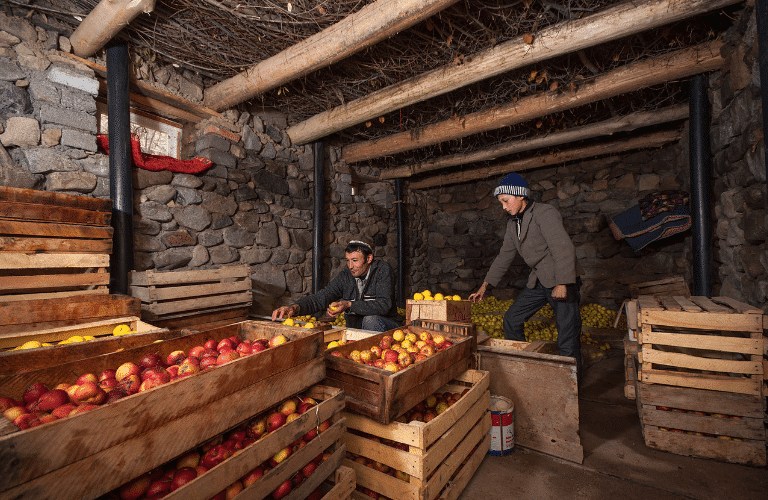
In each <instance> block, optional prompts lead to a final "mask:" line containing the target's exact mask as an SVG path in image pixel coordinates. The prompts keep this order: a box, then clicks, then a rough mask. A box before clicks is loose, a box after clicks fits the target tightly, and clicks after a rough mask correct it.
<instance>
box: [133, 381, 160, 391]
mask: <svg viewBox="0 0 768 500" xmlns="http://www.w3.org/2000/svg"><path fill="white" fill-rule="evenodd" d="M161 385H163V383H162V382H161V381H160V380H159V379H156V378H148V379H145V380H144V381H142V382H141V385H140V386H139V392H144V391H148V390H150V389H154V388H155V387H160V386H161Z"/></svg>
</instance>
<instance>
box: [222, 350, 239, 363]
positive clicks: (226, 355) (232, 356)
mask: <svg viewBox="0 0 768 500" xmlns="http://www.w3.org/2000/svg"><path fill="white" fill-rule="evenodd" d="M239 357H240V355H239V354H238V353H237V351H226V350H224V351H223V352H222V353H221V354H219V357H218V358H216V364H217V365H225V364H227V363H229V362H230V361H234V360H236V359H237V358H239Z"/></svg>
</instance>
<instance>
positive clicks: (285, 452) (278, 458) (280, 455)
mask: <svg viewBox="0 0 768 500" xmlns="http://www.w3.org/2000/svg"><path fill="white" fill-rule="evenodd" d="M291 453H293V450H292V449H291V447H290V446H286V447H285V448H283V449H282V450H280V451H278V452H277V453H275V454H274V455H272V458H270V459H269V463H270V465H272V467H274V466H276V465H277V464H279V463H280V462H282V461H283V460H285V459H286V458H288V457H290V456H291Z"/></svg>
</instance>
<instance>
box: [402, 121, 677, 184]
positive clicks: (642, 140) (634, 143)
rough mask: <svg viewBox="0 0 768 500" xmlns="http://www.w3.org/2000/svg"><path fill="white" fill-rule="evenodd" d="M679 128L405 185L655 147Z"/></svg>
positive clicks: (463, 178) (464, 178)
mask: <svg viewBox="0 0 768 500" xmlns="http://www.w3.org/2000/svg"><path fill="white" fill-rule="evenodd" d="M681 136H682V132H680V131H679V130H672V131H664V132H655V133H652V134H647V135H643V136H638V137H633V138H632V139H623V140H620V141H614V142H610V143H606V144H598V145H596V146H587V147H582V148H574V149H570V150H568V151H562V152H559V153H550V154H546V155H542V156H534V157H531V158H525V159H522V160H515V161H510V162H505V163H500V164H498V165H492V166H490V167H482V168H476V169H472V170H464V171H461V172H457V173H455V174H448V175H435V176H432V177H428V178H426V179H424V180H421V181H416V182H411V183H409V184H408V187H410V188H411V189H424V188H430V187H435V186H445V185H448V184H457V183H460V182H467V181H476V180H478V179H485V178H488V177H492V176H496V175H501V174H507V173H509V172H518V171H520V170H529V169H532V168H539V167H547V166H549V165H557V164H559V163H565V162H569V161H574V160H583V159H586V158H591V157H594V156H602V155H608V154H616V153H623V152H626V151H632V150H635V149H643V148H657V147H660V146H663V145H664V144H667V143H670V142H675V141H677V140H679V139H680V137H681Z"/></svg>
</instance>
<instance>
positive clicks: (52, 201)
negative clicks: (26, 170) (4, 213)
mask: <svg viewBox="0 0 768 500" xmlns="http://www.w3.org/2000/svg"><path fill="white" fill-rule="evenodd" d="M0 200H4V201H6V202H12V203H39V204H42V205H50V206H54V207H70V208H81V209H85V210H96V211H101V212H111V211H112V200H109V199H102V198H92V197H89V196H79V195H72V194H64V193H56V192H53V191H38V190H35V189H23V188H14V187H9V186H0Z"/></svg>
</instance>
